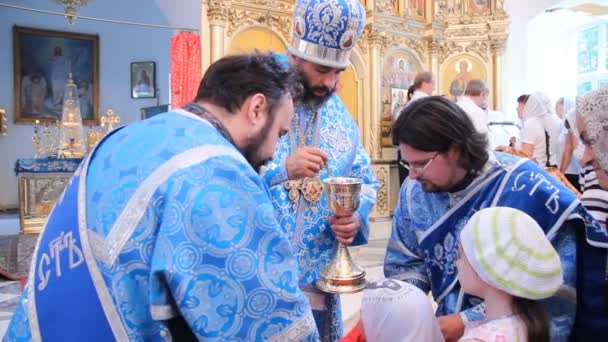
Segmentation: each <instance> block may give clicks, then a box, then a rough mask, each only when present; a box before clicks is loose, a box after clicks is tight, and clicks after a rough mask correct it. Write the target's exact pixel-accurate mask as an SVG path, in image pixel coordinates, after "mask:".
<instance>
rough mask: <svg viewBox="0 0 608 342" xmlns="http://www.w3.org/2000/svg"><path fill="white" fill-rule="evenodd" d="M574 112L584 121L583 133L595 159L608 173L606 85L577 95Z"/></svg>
mask: <svg viewBox="0 0 608 342" xmlns="http://www.w3.org/2000/svg"><path fill="white" fill-rule="evenodd" d="M576 112H577V113H578V115H580V116H581V117H582V118H583V122H584V123H585V127H584V129H585V134H586V136H587V140H588V141H589V144H590V145H591V149H592V150H593V155H594V157H595V160H597V162H598V163H599V164H600V167H601V168H602V169H603V170H604V173H608V87H602V88H599V89H597V90H594V91H592V92H590V93H589V94H587V95H585V96H581V97H579V98H578V99H577V100H576ZM579 129H581V127H579Z"/></svg>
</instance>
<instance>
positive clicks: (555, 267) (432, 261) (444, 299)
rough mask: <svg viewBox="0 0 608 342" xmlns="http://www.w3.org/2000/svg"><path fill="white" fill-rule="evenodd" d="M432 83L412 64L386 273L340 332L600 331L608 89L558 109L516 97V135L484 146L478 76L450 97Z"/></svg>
mask: <svg viewBox="0 0 608 342" xmlns="http://www.w3.org/2000/svg"><path fill="white" fill-rule="evenodd" d="M433 91H434V80H433V78H432V75H430V74H429V73H426V72H423V73H419V74H418V75H417V77H416V80H415V81H414V85H413V86H412V87H411V88H410V92H409V93H410V94H412V96H411V100H410V101H408V102H407V103H406V104H405V105H404V106H402V107H401V108H399V109H397V111H396V112H395V113H393V119H394V126H393V140H394V144H395V145H398V146H399V159H400V168H401V169H402V170H400V171H402V172H400V173H401V176H402V186H401V190H400V195H399V202H398V204H397V208H396V210H395V215H394V219H393V227H392V235H391V238H390V240H389V243H388V247H387V254H386V258H385V264H384V273H385V276H386V277H387V278H386V279H384V280H381V281H377V282H373V283H372V284H370V286H368V288H367V289H366V290H365V293H364V295H363V303H362V308H361V322H360V323H359V325H357V326H356V327H355V329H353V330H352V331H351V333H350V334H349V335H348V336H347V337H346V338H345V339H344V341H365V340H367V341H592V340H596V339H597V336H601V335H600V334H602V333H606V332H608V273H607V272H608V269H607V266H608V265H607V260H608V253H607V248H608V243H607V242H608V239H607V237H608V234H607V230H606V218H607V217H608V191H607V190H608V176H607V174H608V144H607V143H608V129H606V127H608V87H605V88H601V89H598V90H596V91H593V92H591V93H589V94H587V95H584V96H580V97H578V98H577V99H576V101H571V100H568V99H564V98H560V99H558V100H557V102H556V103H555V104H554V103H552V101H551V99H550V98H549V97H548V96H547V95H545V94H543V93H540V92H535V93H532V94H529V95H527V94H526V95H521V96H520V97H518V98H517V113H518V116H519V119H521V122H522V126H521V130H520V133H519V136H514V137H511V139H510V141H509V143H508V145H505V146H498V147H497V148H495V149H494V150H490V148H489V145H488V138H489V134H491V132H490V130H489V129H488V112H487V109H488V96H489V89H488V87H487V86H486V84H485V83H484V82H483V81H481V80H475V79H474V80H471V81H470V82H469V83H468V85H467V87H466V90H465V92H464V94H463V96H461V97H459V98H458V99H457V101H455V103H454V102H452V101H450V100H449V99H448V98H446V97H444V96H432V95H431V94H432V92H433ZM414 94H415V95H414ZM408 97H409V96H408ZM406 177H407V178H406ZM429 291H430V292H431V293H432V296H433V298H434V300H435V302H436V304H437V309H436V310H433V308H432V306H431V304H430V300H429V298H428V297H427V294H428V293H429ZM480 299H482V300H480ZM435 316H436V318H435Z"/></svg>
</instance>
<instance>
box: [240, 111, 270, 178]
mask: <svg viewBox="0 0 608 342" xmlns="http://www.w3.org/2000/svg"><path fill="white" fill-rule="evenodd" d="M273 122H274V116H270V117H269V118H268V121H266V124H265V125H264V127H262V129H261V130H260V133H259V134H258V135H256V136H254V137H253V138H251V139H250V141H249V142H248V143H247V145H246V146H245V147H244V148H243V149H242V150H241V153H242V154H243V156H244V157H245V159H247V161H248V162H249V165H251V167H252V168H253V169H254V170H255V171H256V172H257V173H260V171H261V168H262V166H264V165H266V164H268V163H269V162H270V161H272V159H271V158H264V157H262V156H260V152H259V151H260V148H261V147H262V145H264V141H265V140H266V139H268V132H270V127H271V126H272V123H273Z"/></svg>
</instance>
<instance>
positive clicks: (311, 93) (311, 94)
mask: <svg viewBox="0 0 608 342" xmlns="http://www.w3.org/2000/svg"><path fill="white" fill-rule="evenodd" d="M296 73H297V79H298V82H299V83H300V84H301V85H302V88H304V94H303V95H302V99H301V100H300V102H301V103H302V104H304V105H305V106H307V107H310V108H311V109H312V110H313V111H315V110H317V109H319V107H321V106H322V105H323V104H324V103H325V102H327V100H329V98H330V97H331V96H332V95H333V94H334V93H335V92H336V88H335V87H334V88H331V89H330V88H328V87H326V86H314V87H313V86H312V85H311V84H310V82H308V79H307V78H306V75H304V73H303V72H302V69H301V68H300V67H299V66H296ZM321 91H322V92H325V95H323V96H319V95H315V92H321Z"/></svg>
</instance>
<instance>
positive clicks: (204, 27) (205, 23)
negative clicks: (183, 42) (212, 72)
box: [199, 0, 211, 73]
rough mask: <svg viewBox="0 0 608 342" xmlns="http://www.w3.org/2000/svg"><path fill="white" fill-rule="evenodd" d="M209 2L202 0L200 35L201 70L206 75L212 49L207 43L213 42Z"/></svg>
mask: <svg viewBox="0 0 608 342" xmlns="http://www.w3.org/2000/svg"><path fill="white" fill-rule="evenodd" d="M207 2H208V1H207V0H201V29H200V32H199V34H200V37H201V68H202V69H201V70H202V71H203V73H205V70H207V68H208V67H209V65H210V64H211V54H210V52H211V49H210V47H209V45H208V44H207V42H209V41H211V37H210V35H209V32H210V28H211V26H210V24H209V17H208V16H207V11H208V10H209V6H208V4H207Z"/></svg>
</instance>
